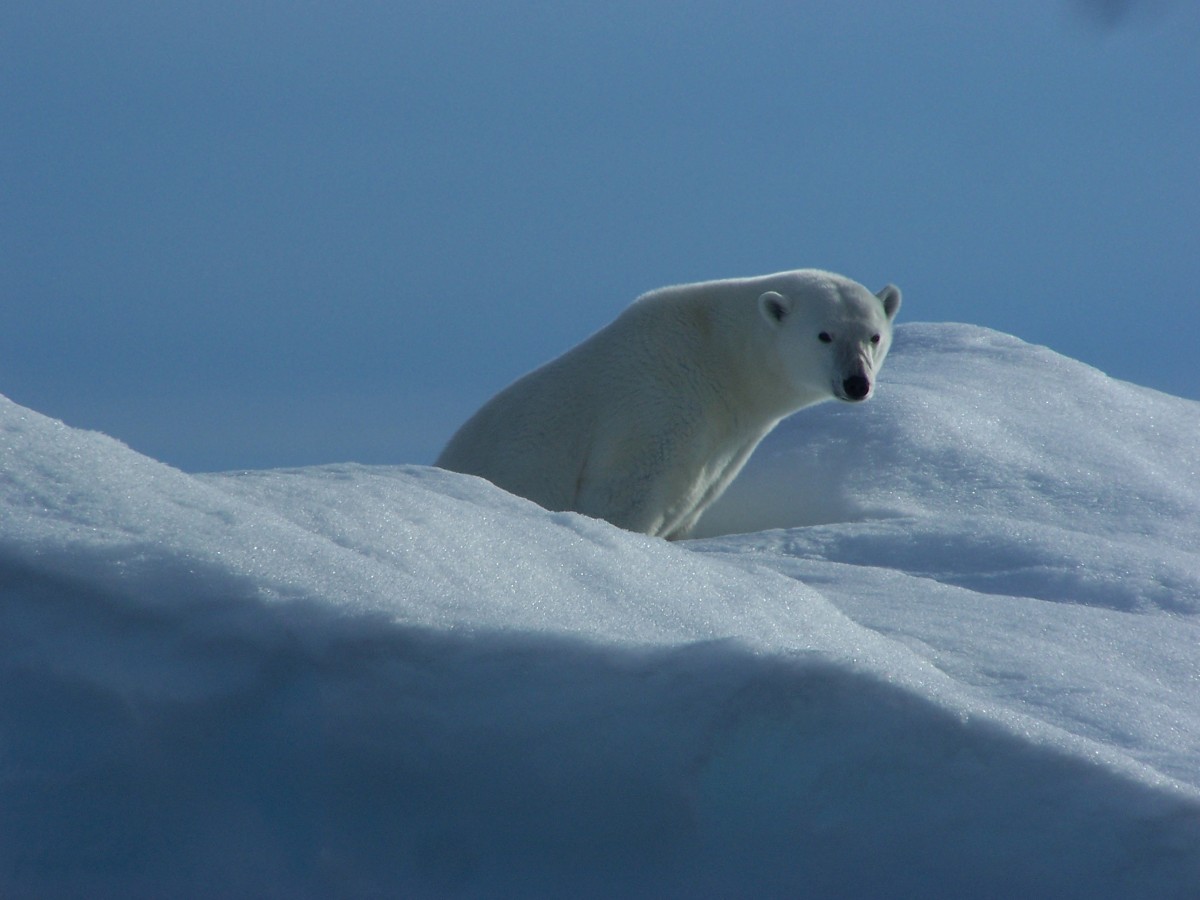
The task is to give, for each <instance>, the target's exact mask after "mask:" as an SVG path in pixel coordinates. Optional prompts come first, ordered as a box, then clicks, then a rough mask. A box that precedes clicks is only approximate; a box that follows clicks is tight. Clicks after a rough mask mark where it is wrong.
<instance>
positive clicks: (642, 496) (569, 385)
mask: <svg viewBox="0 0 1200 900" xmlns="http://www.w3.org/2000/svg"><path fill="white" fill-rule="evenodd" d="M899 308H900V291H899V289H898V288H896V287H894V286H893V285H888V286H887V287H886V288H884V289H883V290H882V291H880V292H879V293H878V295H876V294H872V293H871V292H870V291H868V290H867V289H866V288H865V287H863V286H862V285H860V284H858V283H857V282H854V281H851V280H849V279H847V278H843V277H842V276H840V275H834V274H832V273H829V272H821V271H818V270H815V269H800V270H798V271H793V272H780V273H777V274H774V275H764V276H761V277H758V278H735V279H728V280H725V281H709V282H703V283H700V284H686V285H680V286H677V287H667V288H662V289H661V290H657V291H652V292H650V293H649V294H645V295H644V296H642V297H640V298H638V299H637V300H636V301H635V302H634V303H633V304H632V305H631V306H630V307H629V308H628V309H626V310H625V311H624V312H623V313H622V314H621V315H620V316H618V317H617V318H616V319H615V320H614V321H613V322H612V323H610V324H609V325H608V326H607V327H605V328H603V329H601V330H600V331H598V332H597V333H596V334H594V335H592V336H591V337H590V338H588V339H587V340H586V341H584V342H583V343H582V344H580V345H579V346H577V347H575V348H574V349H572V350H569V351H568V352H567V353H565V354H563V355H562V356H560V357H558V358H557V359H555V360H552V361H551V362H549V363H546V364H545V365H544V366H542V367H541V368H539V369H536V370H535V371H533V372H530V373H529V374H528V375H526V376H524V377H523V378H521V379H519V380H517V381H516V382H515V383H513V384H512V385H510V386H509V387H507V388H505V389H504V390H503V391H501V392H500V393H499V394H497V395H496V396H495V397H493V398H492V399H491V400H490V401H488V402H487V403H486V404H485V405H484V406H483V408H482V409H480V410H479V411H478V412H477V413H476V414H475V415H474V416H472V417H471V418H470V419H469V420H468V421H467V422H466V424H464V425H463V426H462V428H460V429H459V430H458V432H457V433H456V434H455V435H454V437H452V438H451V439H450V442H449V443H448V444H447V445H446V448H445V449H444V450H443V451H442V454H441V456H439V457H438V459H437V463H436V464H437V465H438V466H440V467H442V468H444V469H451V470H453V471H456V472H466V473H469V474H473V475H481V476H483V477H484V478H486V479H488V480H489V481H491V482H493V483H494V484H496V485H498V486H500V487H502V488H504V489H505V490H508V491H511V492H512V493H514V494H519V495H521V496H523V497H527V498H528V499H530V500H533V501H535V502H536V503H539V504H541V505H542V506H544V507H546V508H547V509H553V510H575V511H576V512H581V513H584V514H586V515H589V516H595V517H597V518H601V519H607V520H608V521H609V522H612V523H613V524H614V525H619V526H620V527H622V528H627V529H629V530H631V531H641V532H645V533H646V534H651V535H659V536H661V537H665V538H670V539H675V538H681V537H686V536H687V534H688V532H689V531H690V530H691V528H692V526H693V525H694V524H695V522H696V520H697V519H698V518H699V517H700V514H701V513H702V512H703V511H704V509H705V507H707V506H708V505H709V504H710V503H712V501H713V500H715V499H716V498H717V497H718V496H719V495H720V494H721V492H722V491H724V490H725V487H726V486H727V485H728V484H729V482H730V481H731V480H732V479H733V477H734V476H735V475H736V474H737V473H738V471H739V470H740V469H741V468H742V465H743V464H744V463H745V462H746V459H747V458H748V457H749V456H750V453H751V452H752V451H753V450H754V448H755V447H756V446H757V445H758V442H759V441H761V440H762V439H763V437H764V436H766V434H767V433H768V432H769V431H770V430H771V429H772V428H774V427H775V425H776V423H778V422H779V420H780V419H782V418H783V417H784V416H786V415H788V414H789V413H792V412H795V411H796V410H798V409H801V408H803V407H805V406H811V405H812V404H814V403H819V402H821V401H822V400H829V399H833V398H835V397H836V398H839V399H842V400H865V399H867V397H869V396H870V395H871V393H872V392H873V390H874V383H875V376H876V374H877V373H878V371H879V367H880V366H881V365H882V364H883V359H884V357H885V356H886V355H887V351H888V347H889V346H890V344H891V339H892V321H893V319H894V318H895V316H896V311H897V310H898V309H899ZM822 335H826V336H827V337H828V339H829V340H828V341H825V340H823V339H822V337H821V336H822ZM848 379H850V381H848ZM860 395H861V396H860Z"/></svg>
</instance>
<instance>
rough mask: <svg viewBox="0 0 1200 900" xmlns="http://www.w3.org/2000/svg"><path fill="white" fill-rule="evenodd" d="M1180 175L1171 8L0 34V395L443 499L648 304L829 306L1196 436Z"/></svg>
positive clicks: (1189, 77) (502, 16)
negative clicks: (842, 304)
mask: <svg viewBox="0 0 1200 900" xmlns="http://www.w3.org/2000/svg"><path fill="white" fill-rule="evenodd" d="M1198 147H1200V7H1198V6H1197V5H1196V4H1194V3H1189V2H1182V0H1179V2H1171V0H1157V2H1153V0H1147V2H1143V3H1136V2H1124V3H1122V2H1119V0H1109V2H1093V3H1090V4H1089V3H1085V2H1084V0H1073V2H1072V0H1061V2H1042V0H1016V2H1006V3H1003V4H984V3H963V4H946V3H934V2H928V3H904V2H901V3H897V2H884V0H877V2H875V0H872V2H858V3H844V2H814V3H795V2H739V3H736V4H735V3H711V2H702V3H652V4H651V3H645V2H644V0H637V2H625V0H615V2H607V3H603V4H584V3H566V2H505V3H499V2H497V3H456V2H427V3H395V2H389V3H383V2H380V3H336V4H335V3H326V4H315V3H304V4H301V3H278V2H255V3H245V2H236V3H235V2H230V3H224V2H222V3H207V2H206V3H201V4H175V3H170V4H155V3H149V2H145V3H143V2H137V3H132V2H131V3H103V2H87V3H83V2H78V3H72V2H64V3H52V2H45V0H41V2H36V3H35V2H24V0H15V2H13V0H10V2H8V3H6V4H5V5H4V7H3V9H2V10H0V204H2V207H3V212H2V214H0V291H2V296H0V303H2V307H0V308H2V311H3V328H0V393H4V394H6V395H8V396H10V397H11V398H12V399H14V400H16V401H17V402H19V403H22V404H24V405H26V406H30V407H33V408H35V409H37V410H38V411H40V412H43V413H46V414H49V415H53V416H56V417H60V418H63V419H65V420H66V421H67V422H68V423H70V424H72V425H77V426H81V427H87V428H95V429H99V430H101V431H105V432H107V433H109V434H111V435H113V436H115V437H118V438H120V439H121V440H123V441H125V442H127V443H128V444H130V445H131V446H133V447H134V448H135V449H137V450H140V451H142V452H144V453H147V454H149V455H151V456H154V457H155V458H157V459H161V460H163V461H165V462H168V463H171V464H173V465H177V466H180V467H182V468H185V469H188V470H207V469H225V468H261V467H273V466H287V465H304V464H313V463H322V462H335V461H344V460H358V461H361V462H368V463H393V462H397V463H398V462H418V463H427V462H430V461H431V460H432V459H433V457H434V456H435V455H436V453H437V451H438V449H439V448H440V446H441V444H442V443H443V442H444V441H445V439H446V438H447V437H449V435H450V433H451V432H452V431H453V430H454V428H455V427H456V426H457V425H458V424H459V422H461V420H462V419H463V418H465V417H466V416H467V415H469V414H470V412H472V411H473V410H474V409H475V408H476V407H477V406H478V405H479V403H481V402H482V401H484V400H485V399H486V398H487V397H488V396H490V395H491V394H492V393H494V392H495V391H496V390H498V389H499V388H501V387H503V386H504V385H505V384H506V383H508V382H509V381H511V380H512V379H513V378H515V377H516V376H518V375H520V374H521V373H523V372H525V371H527V370H529V369H530V368H532V367H533V366H535V365H537V364H539V363H540V362H543V361H544V360H546V359H547V358H549V357H550V356H553V355H555V354H557V353H559V352H561V351H562V350H564V349H566V348H567V347H569V346H570V345H572V344H574V343H576V342H577V341H579V340H580V339H582V338H583V337H585V336H586V335H588V334H589V333H591V332H592V331H594V330H595V329H596V328H598V327H600V326H601V325H603V324H604V323H605V322H607V321H608V320H609V319H611V318H612V317H613V316H614V315H615V314H616V313H617V312H618V311H619V310H620V309H621V308H623V307H624V306H625V305H626V304H627V303H629V302H630V301H631V300H632V299H633V298H634V297H635V296H636V295H637V294H639V293H641V292H643V291H646V290H649V289H652V288H655V287H659V286H661V285H664V284H670V283H678V282H686V281H697V280H702V279H708V278H722V277H732V276H740V275H754V274H762V273H765V272H770V271H776V270H779V269H788V268H796V267H803V266H814V267H820V268H828V269H834V270H836V271H840V272H842V273H844V274H846V275H848V276H850V277H852V278H855V279H857V280H859V281H862V282H864V283H865V284H867V285H868V286H870V287H871V288H872V289H878V288H879V287H882V286H883V285H884V284H885V283H887V282H889V281H893V282H895V283H897V284H899V285H900V286H901V287H902V288H903V290H904V295H905V305H904V308H903V310H902V311H901V320H902V321H962V322H970V323H974V324H980V325H986V326H989V327H993V328H997V329H1000V330H1003V331H1006V332H1009V333H1012V334H1015V335H1017V336H1018V337H1021V338H1023V339H1025V340H1028V341H1032V342H1036V343H1042V344H1047V345H1049V346H1050V347H1052V348H1054V349H1055V350H1057V351H1059V352H1062V353H1065V354H1067V355H1069V356H1073V357H1075V358H1077V359H1080V360H1083V361H1084V362H1087V363H1089V364H1091V365H1094V366H1097V367H1098V368H1100V369H1102V370H1104V371H1105V372H1108V373H1109V374H1111V375H1113V376H1115V377H1118V378H1123V379H1126V380H1129V381H1134V382H1136V383H1138V384H1143V385H1146V386H1149V387H1153V388H1156V389H1159V390H1163V391H1167V392H1169V393H1172V394H1176V395H1180V396H1184V397H1190V398H1200V365H1198V364H1197V362H1196V360H1195V358H1194V349H1193V348H1194V345H1195V341H1196V336H1197V335H1198V334H1200V312H1198V309H1200V301H1198V299H1197V295H1196V292H1197V288H1198V287H1200V241H1198V239H1197V235H1200V155H1198V153H1200V152H1198V150H1197V148H1198ZM884 383H885V388H886V369H885V371H884ZM1048 402H1052V398H1048Z"/></svg>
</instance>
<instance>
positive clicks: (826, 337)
mask: <svg viewBox="0 0 1200 900" xmlns="http://www.w3.org/2000/svg"><path fill="white" fill-rule="evenodd" d="M817 340H819V341H820V342H821V343H822V344H832V343H833V337H832V336H831V335H830V334H829V332H828V331H822V332H821V333H820V334H818V335H817Z"/></svg>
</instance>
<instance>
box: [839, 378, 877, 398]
mask: <svg viewBox="0 0 1200 900" xmlns="http://www.w3.org/2000/svg"><path fill="white" fill-rule="evenodd" d="M842 390H844V391H845V392H846V396H847V397H848V398H849V399H851V400H862V399H863V398H865V397H866V396H867V394H869V393H871V382H870V381H868V380H867V379H866V378H864V377H863V376H862V375H851V376H850V377H849V378H847V379H846V380H845V381H843V382H842Z"/></svg>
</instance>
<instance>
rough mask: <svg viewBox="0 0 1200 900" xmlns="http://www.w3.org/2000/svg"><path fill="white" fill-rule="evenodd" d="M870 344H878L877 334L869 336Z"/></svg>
mask: <svg viewBox="0 0 1200 900" xmlns="http://www.w3.org/2000/svg"><path fill="white" fill-rule="evenodd" d="M871 343H872V344H878V343H879V335H877V334H873V335H871Z"/></svg>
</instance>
